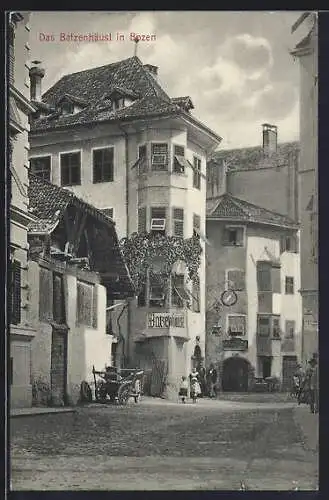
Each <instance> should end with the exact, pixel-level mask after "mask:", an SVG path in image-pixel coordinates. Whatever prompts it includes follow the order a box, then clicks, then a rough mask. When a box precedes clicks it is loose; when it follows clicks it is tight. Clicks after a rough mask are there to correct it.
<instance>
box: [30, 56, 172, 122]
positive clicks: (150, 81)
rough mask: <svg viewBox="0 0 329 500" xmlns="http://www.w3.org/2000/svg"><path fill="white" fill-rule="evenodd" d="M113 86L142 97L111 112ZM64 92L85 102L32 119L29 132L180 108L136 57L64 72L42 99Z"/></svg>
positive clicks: (51, 102)
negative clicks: (68, 110) (62, 112)
mask: <svg viewBox="0 0 329 500" xmlns="http://www.w3.org/2000/svg"><path fill="white" fill-rule="evenodd" d="M115 88H120V89H122V90H124V89H125V90H126V92H127V94H128V95H130V96H132V95H133V96H135V95H136V96H142V97H141V98H140V99H139V100H137V101H136V102H135V103H133V104H132V105H130V106H127V107H126V108H123V109H119V110H117V111H112V106H111V105H110V104H109V102H108V96H109V93H110V92H111V91H112V90H113V89H115ZM65 94H70V95H72V96H76V97H78V98H79V99H82V100H84V101H87V102H88V103H89V105H88V106H87V107H86V108H85V109H83V110H82V111H80V112H78V113H75V114H72V115H64V116H63V115H60V114H58V113H57V112H55V113H53V114H52V115H48V116H43V117H40V118H38V119H35V120H34V121H33V123H32V124H31V131H32V132H33V131H36V130H39V129H42V130H44V129H52V128H59V127H66V126H74V125H78V124H84V123H92V122H98V121H103V120H106V121H107V120H123V119H126V118H128V119H130V118H135V117H140V116H153V115H159V114H166V113H178V112H179V111H180V109H181V108H180V106H178V105H177V104H175V103H173V102H172V101H171V99H170V97H169V96H168V95H167V94H166V92H165V91H164V90H163V89H162V88H161V87H160V85H159V84H158V82H157V81H156V80H155V79H154V78H153V77H152V76H151V75H150V74H149V72H148V71H147V70H146V69H145V68H144V67H143V64H142V62H141V61H140V60H139V59H138V57H131V58H129V59H125V60H123V61H119V62H116V63H112V64H108V65H106V66H101V67H98V68H92V69H88V70H85V71H80V72H78V73H72V74H70V75H66V76H64V77H63V78H61V79H60V80H59V81H58V82H57V83H56V84H55V85H54V86H53V87H51V88H50V89H49V90H48V91H47V92H45V94H44V95H43V98H42V101H43V102H45V103H47V104H48V105H52V106H54V105H55V104H56V103H57V102H58V101H59V100H60V99H61V98H62V97H63V96H64V95H65Z"/></svg>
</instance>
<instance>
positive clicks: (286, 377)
mask: <svg viewBox="0 0 329 500" xmlns="http://www.w3.org/2000/svg"><path fill="white" fill-rule="evenodd" d="M297 364H298V363H297V356H283V358H282V389H283V390H285V391H288V390H289V389H291V387H292V383H293V376H294V374H295V373H296V370H297Z"/></svg>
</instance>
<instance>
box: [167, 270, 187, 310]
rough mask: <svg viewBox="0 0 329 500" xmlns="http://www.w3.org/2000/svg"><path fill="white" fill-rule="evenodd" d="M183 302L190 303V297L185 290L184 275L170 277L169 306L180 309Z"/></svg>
mask: <svg viewBox="0 0 329 500" xmlns="http://www.w3.org/2000/svg"><path fill="white" fill-rule="evenodd" d="M185 302H190V296H189V294H188V293H187V291H186V290H185V279H184V275H183V274H175V275H173V276H172V277H171V305H172V307H177V308H182V307H184V303H185Z"/></svg>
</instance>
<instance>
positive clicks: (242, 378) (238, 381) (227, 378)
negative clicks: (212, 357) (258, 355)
mask: <svg viewBox="0 0 329 500" xmlns="http://www.w3.org/2000/svg"><path fill="white" fill-rule="evenodd" d="M248 373H249V362H248V361H247V360H246V359H244V358H240V357H238V356H236V357H232V358H228V359H226V360H225V361H224V364H223V374H222V387H223V391H227V392H246V391H247V390H248Z"/></svg>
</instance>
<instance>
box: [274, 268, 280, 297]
mask: <svg viewBox="0 0 329 500" xmlns="http://www.w3.org/2000/svg"><path fill="white" fill-rule="evenodd" d="M272 292H273V293H281V267H280V265H279V264H275V263H272Z"/></svg>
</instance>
